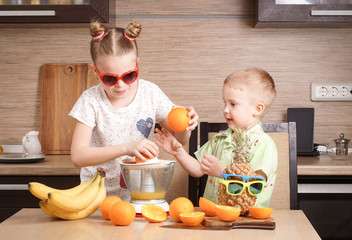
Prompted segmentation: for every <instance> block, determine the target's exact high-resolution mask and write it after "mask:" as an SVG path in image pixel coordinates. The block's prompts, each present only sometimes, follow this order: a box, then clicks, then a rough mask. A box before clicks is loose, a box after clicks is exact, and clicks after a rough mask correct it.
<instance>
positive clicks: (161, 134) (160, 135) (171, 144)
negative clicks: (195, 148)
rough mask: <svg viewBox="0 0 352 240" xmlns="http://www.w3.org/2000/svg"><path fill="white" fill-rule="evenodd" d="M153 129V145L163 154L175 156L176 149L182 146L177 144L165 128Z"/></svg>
mask: <svg viewBox="0 0 352 240" xmlns="http://www.w3.org/2000/svg"><path fill="white" fill-rule="evenodd" d="M161 130H162V131H160V130H159V129H158V128H155V131H156V134H154V138H155V143H156V144H157V145H158V146H159V147H161V148H162V149H164V151H165V152H167V153H169V154H171V155H173V156H175V155H176V153H177V151H178V149H179V148H182V144H181V143H179V142H178V141H177V140H176V138H175V137H174V136H173V135H172V134H171V133H169V132H168V131H167V130H166V129H165V128H162V129H161Z"/></svg>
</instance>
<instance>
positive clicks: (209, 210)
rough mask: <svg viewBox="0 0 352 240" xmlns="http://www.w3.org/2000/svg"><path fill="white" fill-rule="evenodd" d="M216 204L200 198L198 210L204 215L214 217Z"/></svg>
mask: <svg viewBox="0 0 352 240" xmlns="http://www.w3.org/2000/svg"><path fill="white" fill-rule="evenodd" d="M216 205H217V204H216V203H213V202H212V201H210V200H208V199H206V198H203V197H200V198H199V208H200V210H201V211H202V212H204V213H205V214H206V215H208V216H210V217H213V216H216V210H215V209H216Z"/></svg>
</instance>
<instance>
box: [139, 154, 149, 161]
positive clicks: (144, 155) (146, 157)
mask: <svg viewBox="0 0 352 240" xmlns="http://www.w3.org/2000/svg"><path fill="white" fill-rule="evenodd" d="M142 155H143V157H145V159H147V161H148V160H150V157H148V156H147V155H146V154H145V153H142ZM142 162H144V161H143V160H142V159H140V158H139V157H137V156H136V163H142Z"/></svg>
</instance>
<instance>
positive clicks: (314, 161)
mask: <svg viewBox="0 0 352 240" xmlns="http://www.w3.org/2000/svg"><path fill="white" fill-rule="evenodd" d="M297 175H298V176H303V175H311V176H351V175H352V159H345V160H342V159H341V160H336V159H332V158H330V157H329V156H328V155H327V154H321V155H320V156H318V157H297Z"/></svg>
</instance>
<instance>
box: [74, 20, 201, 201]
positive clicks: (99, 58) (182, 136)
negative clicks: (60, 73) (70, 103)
mask: <svg viewBox="0 0 352 240" xmlns="http://www.w3.org/2000/svg"><path fill="white" fill-rule="evenodd" d="M140 31H141V26H140V24H138V23H131V24H130V25H129V26H128V27H127V28H126V29H122V28H114V29H111V30H110V29H107V28H106V27H105V26H104V25H102V24H101V23H100V22H98V21H94V22H92V23H91V24H90V33H91V36H92V40H91V49H90V52H91V57H92V60H93V63H94V64H93V68H94V69H95V71H96V74H97V75H98V76H99V78H100V80H101V83H99V84H98V85H96V86H94V87H92V88H90V89H88V90H86V91H85V92H84V93H83V94H82V96H81V97H80V98H79V99H78V101H77V102H76V104H75V105H74V107H73V109H72V110H71V112H70V114H69V115H70V116H72V117H73V118H75V119H76V120H77V121H76V126H75V129H74V133H73V138H72V145H71V157H72V161H73V163H74V165H75V166H76V167H81V168H82V169H81V181H82V182H85V181H87V180H89V179H91V178H92V177H93V176H94V175H95V173H96V169H97V168H98V167H103V168H104V169H105V170H106V184H105V185H106V189H107V194H108V195H117V196H119V197H120V198H121V199H122V200H125V201H127V200H129V194H128V191H127V189H125V188H123V186H122V184H121V180H122V179H121V178H120V165H119V161H120V159H123V158H126V157H128V156H135V157H139V158H141V159H142V160H144V161H145V160H146V158H145V157H144V156H143V155H145V156H147V157H149V158H154V157H156V156H158V153H159V149H158V146H157V145H156V144H155V143H154V142H152V141H151V140H152V138H153V133H154V127H155V123H159V124H160V125H161V126H162V127H163V128H166V129H168V130H169V131H171V130H170V129H169V128H168V126H167V124H166V118H167V115H168V113H169V112H170V110H171V109H172V108H173V107H174V104H173V103H172V102H171V101H170V99H169V98H168V97H167V96H166V95H165V94H164V93H163V92H162V91H161V90H160V88H159V87H158V86H157V85H155V84H153V83H151V82H148V81H145V80H142V79H139V78H138V75H139V68H138V60H139V58H138V48H137V43H136V40H135V38H137V37H138V35H139V33H140ZM188 110H189V116H190V117H191V120H190V121H189V127H188V128H187V129H186V130H185V131H184V132H180V133H173V132H172V134H174V136H175V137H176V139H177V140H178V141H180V143H182V144H186V143H187V141H188V139H189V137H190V131H192V130H193V129H195V127H196V126H197V120H198V115H197V114H196V112H195V111H194V109H193V108H192V107H189V108H188ZM120 185H121V186H120Z"/></svg>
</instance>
